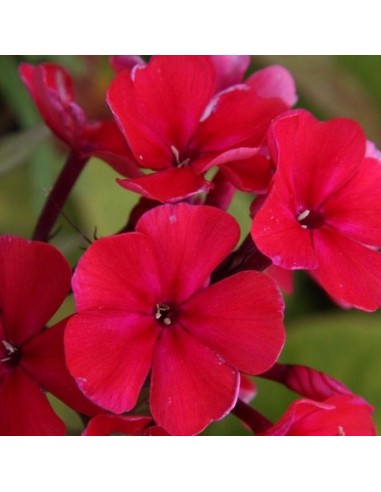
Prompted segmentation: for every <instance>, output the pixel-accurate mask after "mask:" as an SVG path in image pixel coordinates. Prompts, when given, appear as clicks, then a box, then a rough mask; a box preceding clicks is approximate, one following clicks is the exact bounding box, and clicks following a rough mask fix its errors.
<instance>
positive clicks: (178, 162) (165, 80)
mask: <svg viewBox="0 0 381 492" xmlns="http://www.w3.org/2000/svg"><path fill="white" fill-rule="evenodd" d="M127 58H128V59H127V60H126V66H127V67H128V69H126V70H123V71H121V72H119V73H118V75H117V76H116V78H115V80H114V81H113V82H112V84H111V86H110V88H109V91H108V96H107V99H108V103H109V105H110V108H111V110H112V112H113V113H114V115H115V118H116V120H117V122H118V123H119V126H120V128H121V130H122V131H123V133H124V135H125V137H126V140H127V142H128V144H129V146H130V148H131V150H132V153H133V154H134V157H135V160H136V163H137V165H139V166H140V167H141V168H145V169H149V170H152V171H154V172H153V173H150V174H148V175H145V176H142V177H137V178H131V179H121V180H119V181H118V182H119V183H120V184H121V185H122V186H123V187H125V188H126V189H129V190H131V191H134V192H137V193H140V194H141V195H143V196H145V197H147V198H151V199H153V200H158V201H160V202H175V201H179V200H181V199H184V198H187V197H189V196H191V195H194V194H196V193H200V192H207V191H208V190H209V189H210V188H211V187H212V185H211V183H210V182H208V181H207V180H206V179H205V178H204V174H205V173H206V172H207V171H208V170H209V169H210V168H211V167H213V166H219V167H221V168H222V169H223V170H224V172H226V174H227V176H229V179H231V180H232V182H233V184H234V185H235V186H237V187H238V188H240V189H243V190H248V191H263V189H266V188H267V185H268V181H269V179H270V176H271V171H272V166H271V163H270V160H269V158H268V156H267V155H264V154H263V153H262V143H263V140H264V138H265V136H266V132H267V129H268V127H269V124H270V122H271V120H272V119H273V118H274V117H275V116H277V115H279V114H280V113H281V112H283V111H285V110H286V109H288V108H289V101H290V99H291V98H290V96H289V92H290V91H289V89H288V88H287V89H286V90H285V89H284V88H279V87H278V85H276V84H273V85H271V83H270V81H273V79H274V76H275V75H276V74H273V75H274V76H272V75H271V74H270V73H269V74H268V76H265V77H263V78H257V79H254V80H253V81H252V82H251V83H240V84H236V85H232V86H228V87H227V88H226V85H228V84H230V83H232V82H233V83H235V82H236V81H239V79H240V78H241V77H242V75H243V70H242V69H243V68H244V67H245V65H246V66H247V61H248V60H243V61H244V63H243V64H242V61H240V60H239V57H227V59H225V57H223V58H224V60H222V59H219V57H208V56H154V57H152V58H151V59H150V61H149V62H148V63H147V64H144V63H138V64H137V65H135V66H134V67H133V68H132V69H131V66H132V65H131V64H133V63H134V61H131V60H130V58H129V57H127ZM215 58H217V60H215ZM237 58H238V63H236V60H235V59H237ZM244 58H245V57H244ZM117 65H118V66H119V65H120V62H119V63H117ZM232 65H233V68H232ZM229 69H230V72H229ZM283 70H284V69H283ZM282 73H283V72H282ZM277 75H279V72H277ZM280 80H281V81H283V80H284V78H283V77H282V76H281V77H280ZM288 82H289V79H288V78H287V81H286V82H285V84H286V85H287V84H288ZM264 85H265V86H266V85H267V86H268V88H267V89H266V88H264V87H263V86H264ZM221 87H225V89H224V90H222V91H220V92H217V93H216V91H217V90H218V89H220V88H221ZM287 87H289V84H288V85H287ZM284 93H286V94H287V96H285V97H286V99H287V102H285V101H284V100H283V99H282V96H283V95H284ZM292 100H293V98H292Z"/></svg>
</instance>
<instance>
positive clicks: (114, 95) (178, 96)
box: [108, 56, 215, 169]
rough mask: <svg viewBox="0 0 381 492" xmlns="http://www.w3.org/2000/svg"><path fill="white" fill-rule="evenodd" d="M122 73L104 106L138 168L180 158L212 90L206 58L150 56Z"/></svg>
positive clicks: (167, 163) (211, 74) (157, 166)
mask: <svg viewBox="0 0 381 492" xmlns="http://www.w3.org/2000/svg"><path fill="white" fill-rule="evenodd" d="M131 75H132V77H130V73H129V72H128V71H126V72H121V73H120V74H119V75H118V76H117V77H116V79H115V80H114V82H113V83H112V84H111V86H110V89H109V93H108V102H109V105H110V107H111V109H112V111H113V113H114V114H115V116H116V118H117V120H118V121H119V123H120V125H121V128H123V130H124V132H125V135H126V137H127V140H128V143H129V144H130V146H131V149H132V151H133V152H134V154H135V156H136V158H137V159H138V161H139V162H140V163H141V165H142V166H144V167H147V168H149V169H163V168H165V167H169V166H171V165H172V164H174V162H175V156H174V153H173V151H172V148H175V149H176V150H177V151H178V152H179V154H180V156H181V159H182V158H183V156H182V153H183V151H186V150H187V146H188V142H189V140H190V138H191V137H192V135H193V133H194V132H195V130H196V128H197V125H198V123H199V119H200V117H201V115H202V113H203V112H204V109H205V107H206V105H207V104H208V102H209V100H210V98H211V96H212V95H213V92H214V83H215V82H214V71H213V66H212V63H211V61H210V60H209V59H208V57H200V56H155V57H153V58H151V60H150V61H149V63H148V64H147V65H145V66H143V65H140V66H138V67H137V69H135V70H133V72H132V74H131Z"/></svg>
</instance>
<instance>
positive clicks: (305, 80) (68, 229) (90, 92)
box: [0, 56, 381, 435]
mask: <svg viewBox="0 0 381 492" xmlns="http://www.w3.org/2000/svg"><path fill="white" fill-rule="evenodd" d="M21 61H28V62H30V63H39V62H44V61H51V62H55V63H59V64H61V65H63V66H64V67H65V68H66V69H67V70H68V71H69V73H70V74H71V75H72V76H73V78H74V79H75V83H76V92H77V99H78V101H79V102H80V104H81V105H82V106H83V107H84V108H85V111H86V114H87V115H88V117H90V118H96V117H101V116H102V117H104V116H106V115H107V114H109V113H108V109H107V107H106V103H105V94H106V90H107V86H108V84H109V82H110V81H111V79H112V77H113V73H112V70H111V68H110V66H109V63H108V58H107V57H104V56H48V57H47V56H25V57H20V56H0V107H1V110H0V233H1V234H17V235H19V236H23V237H26V238H30V237H31V234H32V231H33V228H34V226H35V223H36V221H37V218H38V215H39V212H40V211H41V208H42V206H43V204H44V201H45V198H46V194H47V192H48V190H49V189H50V188H51V186H52V185H53V183H54V180H55V178H56V176H57V175H58V173H59V171H60V169H61V168H62V165H63V163H64V160H65V156H66V150H67V149H66V148H65V146H64V145H63V144H62V143H61V142H59V141H58V140H57V139H56V138H55V137H54V136H52V134H51V133H50V131H49V130H48V129H47V128H46V127H45V125H44V124H43V123H42V120H41V118H40V116H39V114H38V112H37V110H36V109H35V107H34V104H33V102H32V99H31V98H30V97H29V95H28V93H27V91H26V89H25V88H24V86H23V84H22V83H21V81H20V79H19V77H18V74H17V67H18V65H19V63H20V62H21ZM270 64H281V65H283V66H285V67H287V68H288V69H289V70H290V71H291V73H292V74H293V76H294V78H295V81H296V84H297V89H298V94H299V102H298V105H297V106H298V107H303V108H306V109H309V110H310V111H312V112H313V113H314V114H315V115H316V116H317V117H319V118H322V119H327V118H331V117H335V116H345V117H350V118H354V119H356V120H357V121H358V122H359V123H360V124H361V125H362V127H363V128H364V130H365V132H366V134H367V136H368V138H369V139H370V140H372V141H373V142H375V143H376V145H377V146H378V147H379V148H380V147H381V57H379V56H254V57H252V63H251V67H250V71H253V70H256V69H258V68H261V67H264V66H267V65H270ZM116 177H117V175H116V173H115V172H114V171H113V170H112V169H111V168H110V167H108V166H107V165H105V164H104V163H102V162H100V161H97V160H96V159H92V161H91V162H90V163H89V165H88V166H87V167H86V168H85V170H84V172H83V174H82V175H81V177H80V179H79V180H78V182H77V183H76V186H75V188H74V190H73V192H72V194H71V195H70V199H69V200H68V202H67V204H66V206H65V209H64V214H65V216H66V217H67V218H68V219H69V220H66V219H65V218H64V217H60V219H59V221H58V223H57V225H56V227H55V236H54V238H53V240H52V243H53V244H55V245H56V246H57V247H58V248H59V249H60V250H61V251H62V253H63V254H65V256H66V257H67V258H68V259H69V261H70V262H71V264H72V265H73V266H74V265H75V263H76V261H77V259H78V258H79V257H80V255H81V254H82V252H83V249H84V248H85V247H86V246H87V243H86V241H85V240H84V239H83V236H85V237H87V238H89V239H92V238H93V237H94V235H96V236H97V237H99V236H104V235H108V234H112V233H115V232H117V231H118V230H120V229H121V228H122V227H123V226H124V225H125V223H126V221H127V219H128V215H129V211H130V210H131V208H132V206H133V205H134V204H135V203H136V202H137V199H138V197H137V195H134V194H132V193H130V192H128V191H126V190H124V189H123V188H121V187H120V186H118V185H117V184H116V183H115V178H116ZM380 195H381V190H380ZM251 199H252V197H251V196H250V195H248V194H244V193H238V194H237V195H236V198H235V200H234V202H233V204H232V206H231V209H230V212H231V213H232V214H233V215H234V216H235V217H236V218H237V219H238V220H239V222H240V224H241V227H242V236H245V235H246V234H247V232H248V229H249V226H250V219H249V216H248V210H249V205H250V202H251ZM69 222H70V223H69ZM286 306H287V307H286V329H287V342H286V346H285V349H284V351H283V353H282V356H281V361H282V362H287V363H298V364H304V365H310V366H312V367H314V368H316V369H318V370H321V371H324V372H326V373H328V374H330V375H331V376H333V377H336V378H338V379H340V380H341V381H343V382H344V383H345V384H346V385H347V386H349V387H350V388H351V389H352V390H353V391H354V392H355V393H358V394H360V395H362V396H363V397H364V398H366V399H367V400H368V401H369V402H370V403H371V404H373V405H374V407H375V414H374V415H375V420H376V423H377V426H378V429H379V432H380V431H381V356H380V354H379V350H380V351H381V316H380V314H379V313H361V312H358V311H355V310H349V311H343V310H340V309H338V308H337V307H336V306H335V305H333V304H332V302H331V301H330V300H329V299H328V298H327V296H326V295H325V293H324V292H323V291H322V290H321V289H320V288H318V287H317V286H316V285H315V284H314V283H313V282H312V281H311V280H310V279H309V277H308V276H307V275H305V274H303V272H297V274H296V275H295V291H294V294H293V295H292V296H288V295H286ZM72 309H73V303H72V300H71V299H68V300H67V302H65V304H64V306H63V307H62V308H61V310H60V312H59V313H57V315H56V316H55V318H54V320H53V321H55V320H58V319H60V318H62V317H63V316H64V315H67V314H70V313H71V312H72ZM255 382H256V384H257V386H258V395H257V397H256V399H255V401H254V404H255V407H256V408H257V409H258V410H260V411H262V412H263V413H264V414H265V415H266V416H267V417H268V418H270V419H276V418H278V417H279V416H280V415H281V414H282V413H283V411H284V410H285V408H286V406H287V405H288V403H289V402H290V401H291V400H292V399H294V398H295V397H296V395H295V394H292V393H291V392H290V391H288V390H285V389H284V388H283V387H281V386H279V385H277V384H276V383H272V382H267V381H262V380H260V379H259V378H255ZM52 401H53V402H54V405H55V406H56V408H57V411H59V412H60V414H61V415H62V416H63V418H64V419H65V420H66V421H67V423H68V427H69V432H70V433H78V432H80V430H81V425H82V424H81V421H80V419H79V417H78V416H76V415H75V414H74V412H71V411H70V410H68V409H66V408H65V407H64V406H63V405H62V404H60V403H59V402H57V401H56V400H55V399H54V398H52ZM246 433H247V432H246V431H245V429H244V428H243V427H242V425H241V424H240V423H239V421H238V420H237V419H236V418H235V417H234V416H229V417H228V418H227V419H225V420H223V421H222V422H218V423H215V424H213V425H211V426H210V427H209V428H208V429H207V430H206V431H205V432H204V434H209V435H221V434H222V435H231V434H246Z"/></svg>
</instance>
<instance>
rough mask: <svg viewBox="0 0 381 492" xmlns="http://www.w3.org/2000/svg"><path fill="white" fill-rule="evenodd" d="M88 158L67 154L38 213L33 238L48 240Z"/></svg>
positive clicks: (72, 153)
mask: <svg viewBox="0 0 381 492" xmlns="http://www.w3.org/2000/svg"><path fill="white" fill-rule="evenodd" d="M88 160H89V158H88V157H80V156H79V155H78V154H76V153H74V152H71V153H70V154H69V156H68V158H67V160H66V162H65V165H64V167H63V169H62V171H61V173H60V175H59V176H58V178H57V181H56V182H55V184H54V186H53V188H52V190H51V191H50V193H49V196H48V198H47V200H46V203H45V206H44V208H43V210H42V212H41V214H40V217H39V219H38V222H37V225H36V227H35V229H34V233H33V239H34V240H36V241H44V242H47V241H48V240H49V235H50V232H51V230H52V228H53V226H54V224H55V222H56V220H57V217H58V216H59V214H60V212H61V210H62V207H63V206H64V204H65V202H66V200H67V198H68V196H69V194H70V192H71V190H72V188H73V186H74V184H75V182H76V181H77V179H78V178H79V175H80V174H81V172H82V171H83V169H84V167H85V165H86V163H87V161H88Z"/></svg>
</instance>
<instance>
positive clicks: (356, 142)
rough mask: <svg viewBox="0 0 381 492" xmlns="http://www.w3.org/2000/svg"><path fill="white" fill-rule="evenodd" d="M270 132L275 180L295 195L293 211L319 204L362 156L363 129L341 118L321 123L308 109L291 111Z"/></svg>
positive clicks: (356, 166)
mask: <svg viewBox="0 0 381 492" xmlns="http://www.w3.org/2000/svg"><path fill="white" fill-rule="evenodd" d="M269 135H270V140H269V144H270V150H271V152H272V155H273V158H274V160H275V161H276V162H277V172H276V174H275V177H274V181H275V184H276V183H277V182H279V181H283V182H284V186H285V187H286V188H287V189H288V190H289V193H290V194H293V195H294V201H295V206H296V209H295V210H292V213H293V214H299V213H301V212H303V211H304V210H306V209H308V210H316V209H317V208H318V207H320V205H321V204H322V203H323V202H324V201H325V200H326V199H327V198H328V197H329V196H330V195H331V194H332V193H335V192H336V191H337V190H338V189H340V188H342V187H343V186H344V185H345V183H346V182H347V181H348V180H349V179H350V178H351V177H352V176H353V175H354V174H355V173H356V172H357V171H358V170H359V166H360V164H361V162H362V161H363V157H364V155H365V144H366V139H365V136H364V133H363V131H362V130H361V128H360V126H359V125H358V124H357V123H356V122H355V121H352V120H348V119H344V118H336V119H333V120H330V121H327V122H324V123H321V122H319V121H317V120H316V119H315V118H314V117H313V116H312V115H311V114H310V113H308V112H307V111H302V110H297V111H290V112H289V113H288V114H287V115H286V116H284V117H280V118H278V119H277V120H276V121H275V122H274V123H273V125H272V126H271V129H270V132H269Z"/></svg>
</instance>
